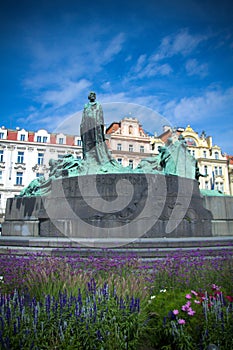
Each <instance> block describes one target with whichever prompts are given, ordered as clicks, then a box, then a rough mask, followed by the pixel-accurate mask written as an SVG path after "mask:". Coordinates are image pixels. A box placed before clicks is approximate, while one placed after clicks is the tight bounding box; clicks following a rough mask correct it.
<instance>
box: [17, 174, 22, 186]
mask: <svg viewBox="0 0 233 350" xmlns="http://www.w3.org/2000/svg"><path fill="white" fill-rule="evenodd" d="M22 184H23V173H21V172H19V171H17V173H16V185H18V186H21V185H22Z"/></svg>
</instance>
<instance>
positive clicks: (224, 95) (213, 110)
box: [163, 87, 233, 124]
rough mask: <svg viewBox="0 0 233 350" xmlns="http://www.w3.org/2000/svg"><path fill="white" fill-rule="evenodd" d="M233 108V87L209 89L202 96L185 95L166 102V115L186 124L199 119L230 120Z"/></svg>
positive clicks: (164, 111)
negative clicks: (178, 99)
mask: <svg viewBox="0 0 233 350" xmlns="http://www.w3.org/2000/svg"><path fill="white" fill-rule="evenodd" d="M232 110H233V87H231V88H229V89H227V90H225V91H223V90H217V89H216V90H209V91H208V90H207V91H206V92H205V93H204V94H203V95H201V96H192V97H184V98H182V99H181V100H180V101H177V100H173V101H171V102H169V103H166V104H165V106H164V109H163V113H164V115H166V116H167V117H168V118H172V119H174V120H175V122H178V123H183V124H186V123H187V122H188V123H192V122H195V123H196V122H198V121H205V122H206V121H209V122H210V123H211V122H212V123H214V121H216V122H219V119H222V118H224V120H225V121H226V120H227V119H229V120H230V118H231V115H232Z"/></svg>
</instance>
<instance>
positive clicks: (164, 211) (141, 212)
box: [3, 174, 212, 241]
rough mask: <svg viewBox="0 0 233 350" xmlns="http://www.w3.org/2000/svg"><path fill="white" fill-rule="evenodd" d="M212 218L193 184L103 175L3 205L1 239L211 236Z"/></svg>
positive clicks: (63, 182) (172, 178) (67, 181)
mask: <svg viewBox="0 0 233 350" xmlns="http://www.w3.org/2000/svg"><path fill="white" fill-rule="evenodd" d="M211 219H212V214H211V212H210V211H209V210H207V209H206V208H204V206H203V198H202V197H201V196H200V192H199V188H198V183H197V181H196V180H192V179H187V178H181V177H178V176H174V175H166V176H164V175H161V174H105V175H102V174H101V175H86V176H77V177H69V178H63V179H59V180H56V181H53V182H52V187H51V193H50V194H49V195H48V196H44V197H18V198H10V199H8V201H7V207H6V217H5V223H3V235H4V236H7V235H12V236H15V235H24V236H36V235H38V236H41V237H46V236H47V237H71V238H72V237H73V238H93V239H96V238H104V239H105V238H117V237H118V238H128V239H129V241H130V240H131V241H133V240H134V239H137V238H139V237H145V238H146V237H154V238H156V237H157V238H159V237H195V236H206V237H208V236H211V235H212V230H211Z"/></svg>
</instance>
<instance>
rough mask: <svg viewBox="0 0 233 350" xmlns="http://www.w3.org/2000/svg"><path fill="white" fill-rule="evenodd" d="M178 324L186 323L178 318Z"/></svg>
mask: <svg viewBox="0 0 233 350" xmlns="http://www.w3.org/2000/svg"><path fill="white" fill-rule="evenodd" d="M178 323H179V324H185V323H186V321H185V320H184V319H183V318H179V320H178Z"/></svg>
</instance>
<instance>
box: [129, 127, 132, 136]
mask: <svg viewBox="0 0 233 350" xmlns="http://www.w3.org/2000/svg"><path fill="white" fill-rule="evenodd" d="M132 134H133V127H132V125H130V126H129V135H132Z"/></svg>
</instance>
